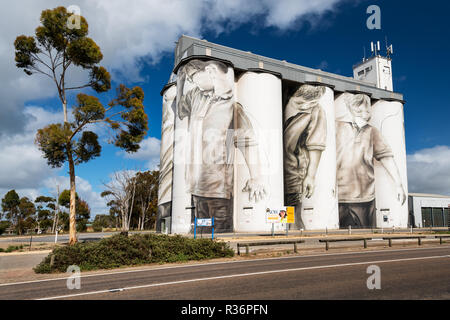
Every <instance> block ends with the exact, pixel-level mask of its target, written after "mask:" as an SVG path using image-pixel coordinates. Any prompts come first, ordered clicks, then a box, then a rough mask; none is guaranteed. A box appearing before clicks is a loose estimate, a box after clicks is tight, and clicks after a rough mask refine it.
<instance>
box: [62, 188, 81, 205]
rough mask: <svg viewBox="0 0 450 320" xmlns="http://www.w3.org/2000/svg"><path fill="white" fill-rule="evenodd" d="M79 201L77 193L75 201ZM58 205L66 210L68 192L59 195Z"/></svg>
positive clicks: (68, 199) (68, 202)
mask: <svg viewBox="0 0 450 320" xmlns="http://www.w3.org/2000/svg"><path fill="white" fill-rule="evenodd" d="M79 200H80V197H79V196H78V193H75V201H79ZM58 204H59V205H60V206H63V207H65V208H67V209H68V208H69V207H70V190H67V189H65V190H63V192H61V193H60V194H59V198H58Z"/></svg>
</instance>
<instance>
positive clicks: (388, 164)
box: [380, 157, 406, 205]
mask: <svg viewBox="0 0 450 320" xmlns="http://www.w3.org/2000/svg"><path fill="white" fill-rule="evenodd" d="M380 162H381V164H382V165H383V167H384V168H385V169H386V171H387V172H388V173H389V175H390V176H391V178H392V180H394V183H395V186H396V190H397V200H398V201H400V202H401V204H402V205H403V204H404V203H405V201H406V194H405V190H404V189H403V185H402V181H401V178H400V172H399V171H398V167H397V165H396V164H395V161H394V158H393V157H384V158H381V159H380Z"/></svg>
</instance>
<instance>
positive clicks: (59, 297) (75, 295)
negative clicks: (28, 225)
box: [37, 255, 450, 300]
mask: <svg viewBox="0 0 450 320" xmlns="http://www.w3.org/2000/svg"><path fill="white" fill-rule="evenodd" d="M442 258H450V255H444V256H431V257H417V258H406V259H392V260H378V261H366V262H354V263H343V264H333V265H327V266H315V267H303V268H293V269H282V270H270V271H260V272H251V273H241V274H232V275H226V276H217V277H208V278H197V279H189V280H180V281H171V282H162V283H153V284H147V285H142V286H133V287H124V288H120V289H115V292H116V291H125V290H135V289H143V288H151V287H161V286H167V285H173V284H181V283H189V282H198V281H208V280H218V279H227V278H238V277H248V276H256V275H263V274H271V273H282V272H292V271H305V270H315V269H329V268H338V267H348V266H357V265H366V264H380V263H389V262H403V261H414V260H429V259H442ZM108 292H111V290H99V291H91V292H84V293H76V294H68V295H63V296H55V297H48V298H41V299H37V300H55V299H64V298H73V297H79V296H87V295H94V294H102V293H108Z"/></svg>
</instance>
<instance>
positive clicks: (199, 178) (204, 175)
mask: <svg viewBox="0 0 450 320" xmlns="http://www.w3.org/2000/svg"><path fill="white" fill-rule="evenodd" d="M178 108H179V109H178V115H179V117H180V119H183V118H184V117H188V118H189V124H188V130H189V135H190V137H189V139H190V143H188V149H187V151H186V152H187V153H186V154H187V157H188V159H187V164H186V181H187V185H188V192H190V193H191V194H193V195H197V196H202V197H209V198H226V199H229V198H230V197H231V196H232V191H233V166H234V165H233V163H234V152H235V148H234V146H237V147H241V146H242V145H247V146H248V145H254V144H256V138H255V136H254V133H253V129H252V127H251V123H250V121H249V119H248V118H247V117H246V116H245V112H244V111H243V108H242V106H241V105H240V104H236V103H234V99H233V92H232V90H231V89H230V90H229V91H226V92H223V93H220V94H218V93H215V92H214V91H212V90H211V91H203V90H201V89H200V88H199V87H194V88H193V89H191V90H190V91H189V92H187V93H186V94H185V95H183V97H182V98H181V100H180V104H179V106H178ZM235 129H237V130H235Z"/></svg>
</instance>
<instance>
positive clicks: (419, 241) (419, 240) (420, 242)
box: [417, 237, 422, 246]
mask: <svg viewBox="0 0 450 320" xmlns="http://www.w3.org/2000/svg"><path fill="white" fill-rule="evenodd" d="M417 240H418V243H419V246H421V245H422V238H420V237H419V238H417Z"/></svg>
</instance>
